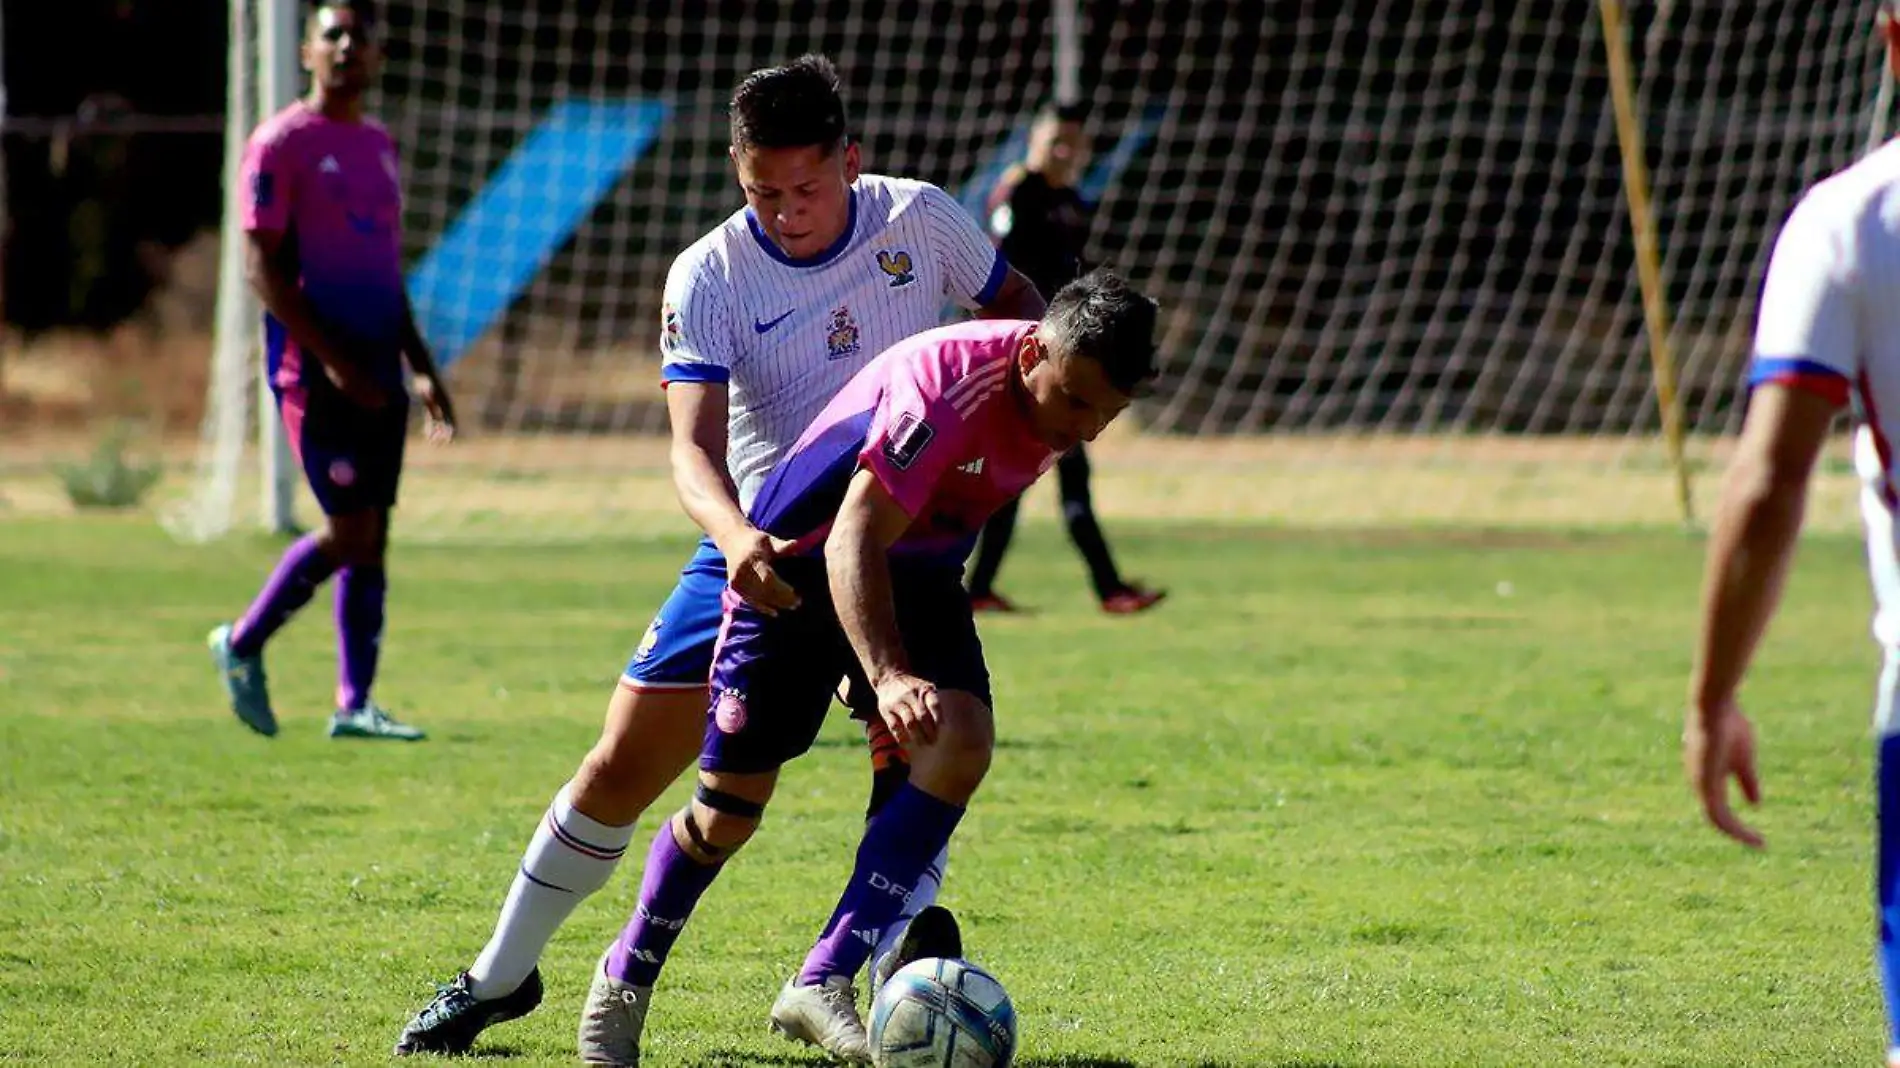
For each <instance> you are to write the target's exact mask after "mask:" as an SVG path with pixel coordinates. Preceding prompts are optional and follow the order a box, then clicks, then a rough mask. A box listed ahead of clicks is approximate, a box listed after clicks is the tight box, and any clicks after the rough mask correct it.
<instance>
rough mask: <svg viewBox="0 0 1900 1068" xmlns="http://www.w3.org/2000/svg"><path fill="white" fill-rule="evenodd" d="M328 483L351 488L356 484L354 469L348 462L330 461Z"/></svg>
mask: <svg viewBox="0 0 1900 1068" xmlns="http://www.w3.org/2000/svg"><path fill="white" fill-rule="evenodd" d="M329 473H330V481H331V482H332V483H333V484H335V485H338V486H351V485H354V484H355V482H356V467H355V465H353V464H351V463H350V462H349V461H348V460H332V461H330V472H329Z"/></svg>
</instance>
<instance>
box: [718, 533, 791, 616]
mask: <svg viewBox="0 0 1900 1068" xmlns="http://www.w3.org/2000/svg"><path fill="white" fill-rule="evenodd" d="M727 540H729V541H731V542H732V544H731V545H721V546H720V547H719V551H720V552H721V553H723V554H724V555H725V557H726V585H727V586H730V587H731V588H732V592H734V593H736V594H738V595H739V597H740V599H742V600H744V601H745V603H747V604H749V605H751V606H752V607H754V608H756V609H758V610H759V611H761V612H764V613H765V614H766V615H768V616H775V615H778V614H779V613H780V612H788V611H790V610H792V609H794V608H797V607H798V591H797V590H794V589H792V587H791V584H790V583H788V582H786V581H785V580H784V579H782V578H779V577H778V572H777V571H774V570H772V561H774V560H776V559H778V558H779V557H780V556H781V555H783V554H785V553H786V552H789V551H790V550H791V548H792V543H791V542H789V541H786V540H785V539H784V538H774V537H772V536H771V535H769V534H767V533H766V532H765V531H763V530H757V529H754V528H751V527H748V528H746V530H745V531H744V532H743V533H741V534H738V535H736V536H734V537H732V538H729V539H727Z"/></svg>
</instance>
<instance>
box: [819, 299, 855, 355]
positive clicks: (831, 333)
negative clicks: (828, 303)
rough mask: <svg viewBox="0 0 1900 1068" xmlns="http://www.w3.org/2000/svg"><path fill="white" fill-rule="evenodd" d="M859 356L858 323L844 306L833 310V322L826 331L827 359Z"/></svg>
mask: <svg viewBox="0 0 1900 1068" xmlns="http://www.w3.org/2000/svg"><path fill="white" fill-rule="evenodd" d="M857 354H858V321H857V320H856V319H853V318H852V317H851V309H850V308H848V307H846V306H845V305H843V304H840V305H838V306H837V307H836V308H833V309H832V310H831V322H830V324H829V325H828V326H827V327H826V329H825V358H826V359H828V360H842V359H845V358H846V357H850V356H856V355H857Z"/></svg>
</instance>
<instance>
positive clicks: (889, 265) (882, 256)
mask: <svg viewBox="0 0 1900 1068" xmlns="http://www.w3.org/2000/svg"><path fill="white" fill-rule="evenodd" d="M877 265H878V267H879V268H881V269H882V270H883V271H884V273H885V274H887V275H889V276H890V278H891V288H892V289H902V288H904V287H905V286H907V285H909V284H911V283H912V282H915V281H916V280H917V275H916V274H915V273H914V272H913V271H912V270H911V264H910V253H908V252H906V251H904V250H903V249H901V248H900V249H897V250H896V251H892V250H891V249H887V248H886V249H879V250H878V254H877Z"/></svg>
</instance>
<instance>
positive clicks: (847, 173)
mask: <svg viewBox="0 0 1900 1068" xmlns="http://www.w3.org/2000/svg"><path fill="white" fill-rule="evenodd" d="M863 165H864V159H863V156H862V155H861V154H860V153H859V152H858V143H857V142H856V141H848V142H846V143H845V146H844V184H846V185H850V184H852V183H853V182H856V181H857V180H858V173H859V168H860V167H862V166H863Z"/></svg>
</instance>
